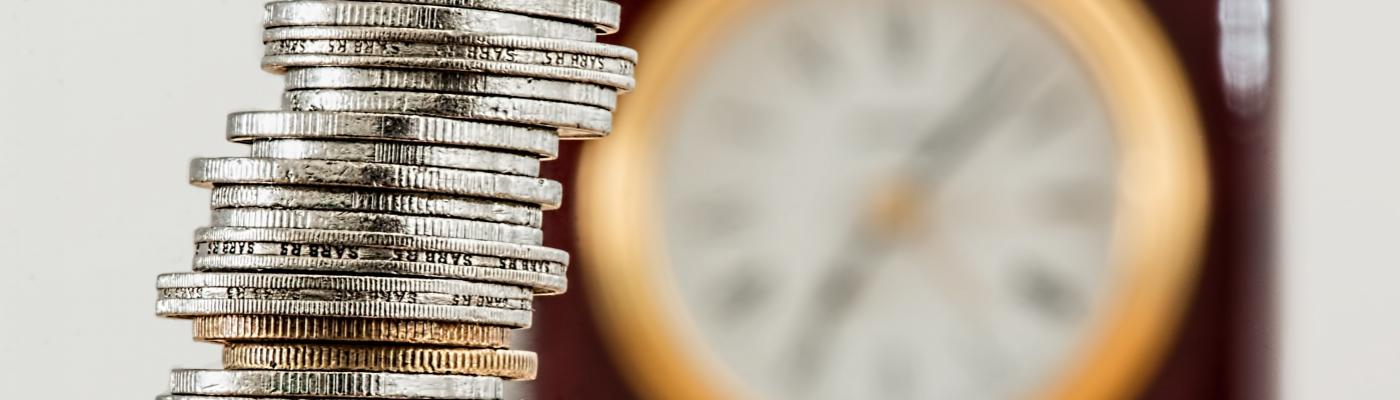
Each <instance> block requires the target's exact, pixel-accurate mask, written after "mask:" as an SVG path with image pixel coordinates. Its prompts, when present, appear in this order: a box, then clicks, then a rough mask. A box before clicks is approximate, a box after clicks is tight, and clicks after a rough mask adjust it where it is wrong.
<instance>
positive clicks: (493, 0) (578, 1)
mask: <svg viewBox="0 0 1400 400" xmlns="http://www.w3.org/2000/svg"><path fill="white" fill-rule="evenodd" d="M356 1H363V0H356ZM387 1H389V2H392V3H408V4H428V5H436V6H445V7H461V8H475V9H482V10H496V11H504V12H510V13H518V14H525V15H534V16H540V17H548V18H551V19H558V20H564V21H571V22H577V23H582V24H591V25H594V26H595V27H596V29H598V32H600V33H613V32H615V31H617V28H618V26H619V25H620V24H621V22H622V6H620V5H618V4H617V2H615V1H609V0H387Z"/></svg>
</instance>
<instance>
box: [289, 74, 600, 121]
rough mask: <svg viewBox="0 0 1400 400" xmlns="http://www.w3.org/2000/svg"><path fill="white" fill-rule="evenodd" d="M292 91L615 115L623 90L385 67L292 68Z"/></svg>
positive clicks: (534, 79)
mask: <svg viewBox="0 0 1400 400" xmlns="http://www.w3.org/2000/svg"><path fill="white" fill-rule="evenodd" d="M286 87H287V90H305V89H367V90H394V91H409V92H433V93H457V94H488V95H496V96H507V97H521V98H529V99H538V100H553V101H560V102H565V103H574V104H581V105H588V106H594V107H599V108H603V109H607V110H612V109H614V108H616V107H617V92H618V91H617V89H613V88H609V87H604V86H600V85H595V84H589V83H576V82H567V81H556V80H549V79H540V78H526V77H518V76H501V75H491V74H481V73H472V72H451V71H426V70H404V69H384V68H344V67H320V68H292V69H288V70H287V77H286Z"/></svg>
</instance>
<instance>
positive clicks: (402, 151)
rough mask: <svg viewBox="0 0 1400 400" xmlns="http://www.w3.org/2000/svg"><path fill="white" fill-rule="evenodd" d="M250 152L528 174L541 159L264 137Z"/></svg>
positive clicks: (259, 155) (423, 147)
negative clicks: (265, 138) (268, 138)
mask: <svg viewBox="0 0 1400 400" xmlns="http://www.w3.org/2000/svg"><path fill="white" fill-rule="evenodd" d="M251 155H252V157H253V158H289V159H298V160H340V161H359V162H370V163H383V164H406V165H421V166H427V167H443V168H456V169H465V170H472V171H486V172H499V173H502V174H510V175H522V176H531V177H533V176H539V174H540V160H539V159H538V158H535V157H530V156H524V155H519V154H514V153H506V152H499V151H489V150H476V149H469V148H461V147H448V146H433V145H424V144H410V143H385V142H352V141H344V140H336V141H326V140H303V139H283V140H263V141H258V142H253V152H252V154H251Z"/></svg>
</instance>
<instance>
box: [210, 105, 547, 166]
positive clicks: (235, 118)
mask: <svg viewBox="0 0 1400 400" xmlns="http://www.w3.org/2000/svg"><path fill="white" fill-rule="evenodd" d="M228 138H229V140H232V141H234V142H239V143H247V142H252V141H257V140H266V139H345V140H386V141H401V142H412V143H424V144H437V145H447V146H465V147H480V148H488V149H501V150H510V151H517V152H522V153H528V154H534V155H537V156H540V157H542V158H544V159H553V158H554V157H555V156H557V155H558V154H559V134H558V131H557V130H554V129H550V128H543V127H538V128H537V127H527V126H518V125H506V124H497V123H490V122H480V121H463V120H457V119H448V118H435V117H424V116H415V115H402V114H367V113H348V112H338V113H329V112H299V111H258V112H244V113H234V114H230V115H229V117H228Z"/></svg>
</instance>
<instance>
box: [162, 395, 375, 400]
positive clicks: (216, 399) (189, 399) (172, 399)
mask: <svg viewBox="0 0 1400 400" xmlns="http://www.w3.org/2000/svg"><path fill="white" fill-rule="evenodd" d="M156 400H250V399H249V398H247V397H226V396H187V395H178V394H163V395H160V396H156ZM257 400H309V399H305V398H303V399H293V398H290V397H258V398H257ZM315 400H355V399H351V398H345V397H337V398H329V397H320V398H316V399H315Z"/></svg>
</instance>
